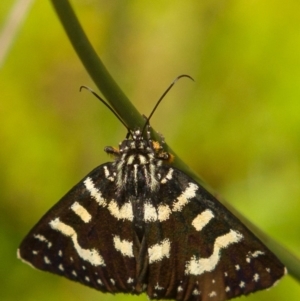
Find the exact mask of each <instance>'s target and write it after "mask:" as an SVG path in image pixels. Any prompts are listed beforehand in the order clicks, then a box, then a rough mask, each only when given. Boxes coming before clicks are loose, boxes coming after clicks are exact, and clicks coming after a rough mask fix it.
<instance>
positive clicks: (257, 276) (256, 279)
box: [253, 274, 259, 282]
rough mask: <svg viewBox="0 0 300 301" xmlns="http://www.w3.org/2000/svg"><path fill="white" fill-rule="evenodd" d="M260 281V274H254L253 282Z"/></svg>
mask: <svg viewBox="0 0 300 301" xmlns="http://www.w3.org/2000/svg"><path fill="white" fill-rule="evenodd" d="M258 280H259V275H258V274H254V275H253V281H255V282H257V281H258Z"/></svg>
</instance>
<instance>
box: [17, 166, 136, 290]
mask: <svg viewBox="0 0 300 301" xmlns="http://www.w3.org/2000/svg"><path fill="white" fill-rule="evenodd" d="M113 177H114V174H113V166H112V163H107V164H103V165H101V166H99V167H97V168H96V169H94V170H93V171H92V172H91V173H90V174H88V175H87V176H86V177H85V178H84V179H83V180H82V181H80V182H79V183H78V184H77V185H76V186H75V187H74V188H73V189H71V190H70V191H69V192H68V193H67V194H66V195H65V196H64V197H63V198H62V199H61V200H60V201H59V202H58V203H57V204H56V205H55V206H54V207H53V208H51V209H50V210H49V211H48V212H47V213H46V214H45V215H44V216H43V217H42V218H41V220H40V221H39V222H38V223H37V224H36V226H35V227H34V228H33V229H32V230H31V231H30V233H29V234H28V235H27V236H26V237H25V239H24V240H23V242H22V243H21V245H20V247H19V249H18V256H19V258H20V259H22V260H23V261H25V262H27V263H28V264H30V265H32V266H33V267H35V268H37V269H41V270H45V271H48V272H52V273H55V274H58V275H61V276H64V277H67V278H69V279H71V280H73V281H78V282H80V283H82V284H84V285H87V286H90V287H93V288H95V289H98V290H100V291H103V292H107V291H109V292H112V293H116V292H133V290H134V289H133V280H134V279H135V278H136V260H135V258H134V256H136V255H137V253H138V249H139V242H138V240H137V239H136V240H135V239H134V238H135V233H134V231H133V226H132V221H131V219H133V215H132V210H131V211H130V207H129V208H128V207H126V205H125V207H124V208H123V209H122V208H119V207H118V206H117V205H116V202H115V200H114V198H115V194H116V189H115V183H114V181H113V180H114V179H113ZM122 210H123V211H122ZM126 239H127V240H126ZM134 293H136V292H134Z"/></svg>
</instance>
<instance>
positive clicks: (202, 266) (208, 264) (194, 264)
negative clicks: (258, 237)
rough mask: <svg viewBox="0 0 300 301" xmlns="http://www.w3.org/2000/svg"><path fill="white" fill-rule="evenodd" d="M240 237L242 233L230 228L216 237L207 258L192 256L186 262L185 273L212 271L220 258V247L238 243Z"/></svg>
mask: <svg viewBox="0 0 300 301" xmlns="http://www.w3.org/2000/svg"><path fill="white" fill-rule="evenodd" d="M242 238H243V235H242V234H240V233H239V232H237V231H234V230H230V231H229V232H228V233H227V234H225V235H222V236H219V237H217V238H216V240H215V243H214V251H213V253H212V255H211V256H210V257H208V258H196V256H193V257H192V258H191V260H189V261H187V262H186V265H185V274H187V275H201V274H203V273H204V272H211V271H213V270H214V269H215V267H216V265H217V264H218V262H219V260H220V256H221V254H220V251H221V249H224V248H227V247H228V246H229V245H231V244H233V243H238V242H239V241H240V240H241V239H242Z"/></svg>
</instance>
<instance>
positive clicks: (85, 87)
mask: <svg viewBox="0 0 300 301" xmlns="http://www.w3.org/2000/svg"><path fill="white" fill-rule="evenodd" d="M83 88H84V89H87V90H88V91H90V92H91V93H92V94H94V95H95V96H96V97H97V98H98V99H99V100H100V101H101V102H102V103H103V104H104V105H105V106H106V107H107V108H108V109H109V110H110V111H111V112H112V113H113V114H114V115H115V116H116V117H117V118H118V120H119V121H120V122H121V123H122V124H123V125H124V126H125V127H126V129H127V131H128V134H127V136H129V134H130V133H131V132H130V129H129V127H128V126H127V125H126V124H125V122H124V121H123V120H122V119H121V117H120V116H119V115H118V114H117V112H116V111H115V110H114V109H113V108H112V107H111V106H110V105H109V104H108V103H107V102H106V101H105V100H104V99H103V98H101V97H100V96H99V95H98V94H97V93H96V92H95V91H93V90H92V89H91V88H89V87H87V86H81V87H80V89H79V91H80V92H81V90H82V89H83ZM127 138H128V137H127Z"/></svg>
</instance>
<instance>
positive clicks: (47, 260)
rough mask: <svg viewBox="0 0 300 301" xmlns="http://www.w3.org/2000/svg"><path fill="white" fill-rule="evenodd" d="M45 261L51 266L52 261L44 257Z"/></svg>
mask: <svg viewBox="0 0 300 301" xmlns="http://www.w3.org/2000/svg"><path fill="white" fill-rule="evenodd" d="M44 261H45V263H46V264H51V261H50V259H49V258H48V257H47V256H44Z"/></svg>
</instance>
